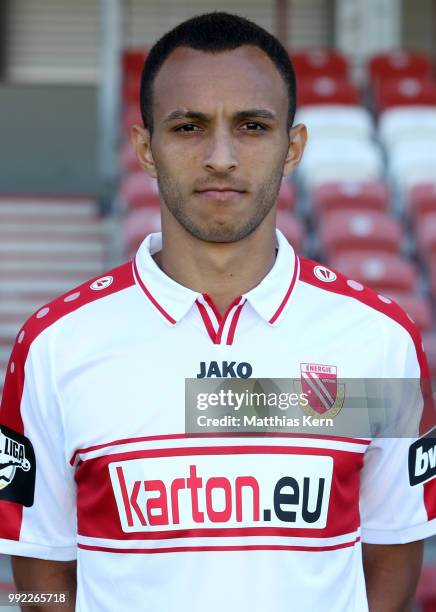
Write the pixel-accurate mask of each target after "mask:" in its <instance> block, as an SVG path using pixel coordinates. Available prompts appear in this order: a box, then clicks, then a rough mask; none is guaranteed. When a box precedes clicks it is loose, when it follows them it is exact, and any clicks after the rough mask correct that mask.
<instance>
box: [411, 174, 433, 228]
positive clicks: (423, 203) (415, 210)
mask: <svg viewBox="0 0 436 612" xmlns="http://www.w3.org/2000/svg"><path fill="white" fill-rule="evenodd" d="M435 179H436V177H435ZM407 203H408V207H409V212H410V216H411V217H412V218H413V219H415V220H418V219H420V218H422V217H425V216H426V215H427V214H429V213H436V182H434V183H423V184H422V185H415V186H414V187H412V188H411V189H410V191H409V193H408V194H407Z"/></svg>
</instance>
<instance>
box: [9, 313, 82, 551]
mask: <svg viewBox="0 0 436 612" xmlns="http://www.w3.org/2000/svg"><path fill="white" fill-rule="evenodd" d="M26 328H27V331H26ZM29 329H30V325H25V326H24V328H23V330H21V332H20V333H19V334H18V337H17V340H16V343H15V346H14V348H13V351H12V354H11V357H10V360H9V364H8V369H7V374H6V380H5V385H4V390H3V397H2V403H1V409H0V428H1V433H0V552H1V553H4V554H11V555H22V556H27V557H36V558H40V559H48V560H55V561H68V560H73V559H75V558H76V532H77V528H76V502H75V499H76V493H75V482H74V473H73V471H72V468H71V467H70V466H69V464H68V461H67V460H66V457H65V452H64V432H63V426H62V412H61V407H60V405H59V397H58V394H57V391H56V386H55V383H54V380H55V379H54V374H53V371H52V364H51V358H50V355H51V353H52V350H51V343H52V336H53V334H52V333H51V329H50V328H49V329H46V330H44V331H42V333H40V334H39V335H38V336H37V337H36V338H33V339H32V337H31V336H32V334H31V332H30V331H29Z"/></svg>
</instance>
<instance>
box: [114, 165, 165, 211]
mask: <svg viewBox="0 0 436 612" xmlns="http://www.w3.org/2000/svg"><path fill="white" fill-rule="evenodd" d="M120 195H121V199H122V200H123V201H124V202H125V205H126V207H127V208H128V209H133V208H150V207H153V206H154V207H158V206H160V200H159V191H158V187H157V181H156V180H155V179H153V178H151V177H149V176H148V174H146V173H145V172H141V171H138V172H134V173H132V174H129V175H128V176H127V177H126V178H125V179H124V180H123V182H122V185H121V190H120Z"/></svg>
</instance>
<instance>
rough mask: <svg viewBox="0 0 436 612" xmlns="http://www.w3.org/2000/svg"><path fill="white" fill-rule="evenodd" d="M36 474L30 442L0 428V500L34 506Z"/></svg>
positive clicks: (17, 434) (19, 435)
mask: <svg viewBox="0 0 436 612" xmlns="http://www.w3.org/2000/svg"><path fill="white" fill-rule="evenodd" d="M35 473H36V465H35V453H34V450H33V446H32V443H31V442H30V440H29V439H28V438H26V436H23V435H21V434H19V433H17V432H15V431H13V430H12V429H9V428H8V427H4V426H3V425H2V426H0V500H5V501H11V502H15V503H16V504H21V505H23V506H26V507H30V506H32V505H33V498H34V493H35Z"/></svg>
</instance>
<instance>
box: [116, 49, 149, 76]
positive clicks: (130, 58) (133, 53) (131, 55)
mask: <svg viewBox="0 0 436 612" xmlns="http://www.w3.org/2000/svg"><path fill="white" fill-rule="evenodd" d="M146 57H147V51H146V49H124V51H123V56H122V69H123V74H134V75H136V76H140V74H141V72H142V67H143V66H144V61H145V58H146Z"/></svg>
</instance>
